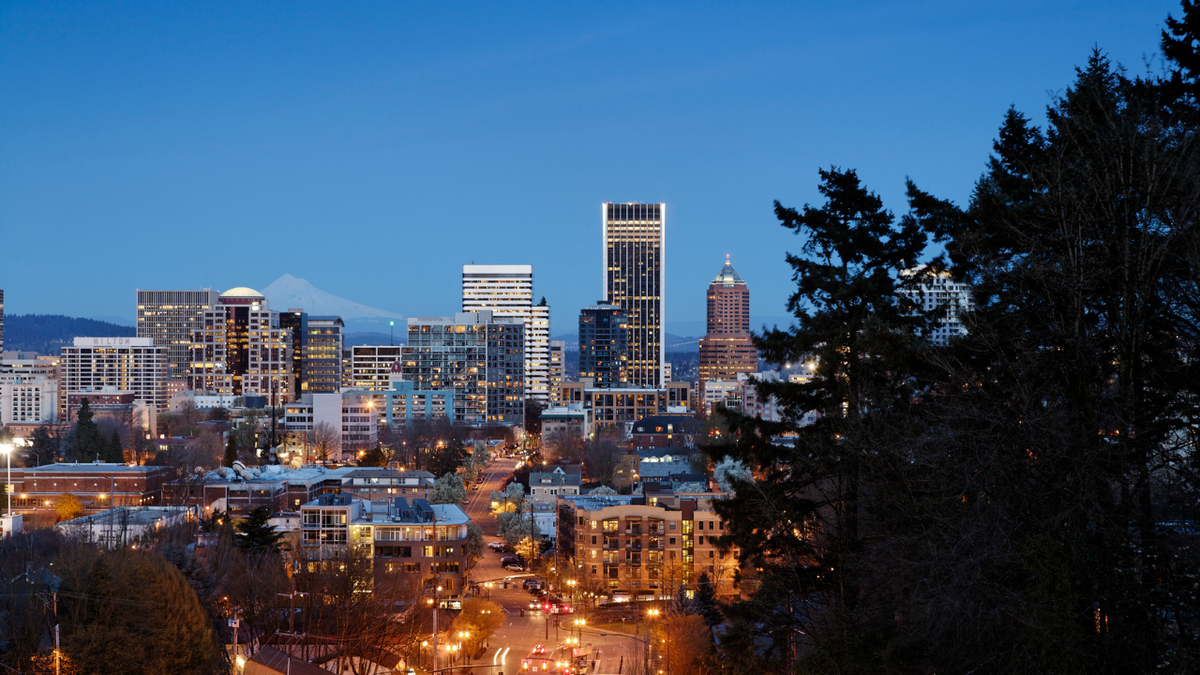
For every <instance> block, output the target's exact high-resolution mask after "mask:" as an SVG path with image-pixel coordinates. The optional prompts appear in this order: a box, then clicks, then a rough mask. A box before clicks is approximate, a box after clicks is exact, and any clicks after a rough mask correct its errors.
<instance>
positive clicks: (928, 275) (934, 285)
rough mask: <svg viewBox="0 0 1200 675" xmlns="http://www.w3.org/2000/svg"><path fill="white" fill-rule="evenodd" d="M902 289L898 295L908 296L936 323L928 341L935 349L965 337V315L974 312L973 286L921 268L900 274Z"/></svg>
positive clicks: (898, 291)
mask: <svg viewBox="0 0 1200 675" xmlns="http://www.w3.org/2000/svg"><path fill="white" fill-rule="evenodd" d="M900 278H901V281H902V282H903V285H901V286H900V288H898V289H897V293H899V294H901V295H904V296H907V297H908V298H909V299H911V300H912V302H913V304H915V305H916V306H917V309H918V310H919V311H921V312H925V313H927V314H928V315H929V316H931V318H932V319H933V321H932V325H931V326H930V328H929V334H928V335H927V336H926V338H927V339H928V340H929V341H930V342H932V343H933V344H935V345H943V346H944V345H946V344H949V342H950V339H951V338H954V337H958V336H960V335H965V334H966V332H967V328H966V326H964V325H963V322H962V315H963V314H964V313H966V312H969V311H971V310H972V309H974V308H975V299H974V297H973V295H972V291H971V286H970V284H965V283H962V282H959V281H955V280H954V277H952V276H950V273H949V272H945V271H942V272H937V273H934V272H930V271H927V268H926V267H925V265H919V266H917V267H914V268H912V269H908V270H904V271H902V272H901V273H900Z"/></svg>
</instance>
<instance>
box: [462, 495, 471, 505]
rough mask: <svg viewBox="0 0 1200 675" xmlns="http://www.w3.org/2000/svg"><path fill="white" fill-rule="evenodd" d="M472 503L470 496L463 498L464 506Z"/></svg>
mask: <svg viewBox="0 0 1200 675" xmlns="http://www.w3.org/2000/svg"><path fill="white" fill-rule="evenodd" d="M470 503H471V498H470V497H467V498H466V499H464V500H463V506H466V505H467V504H470Z"/></svg>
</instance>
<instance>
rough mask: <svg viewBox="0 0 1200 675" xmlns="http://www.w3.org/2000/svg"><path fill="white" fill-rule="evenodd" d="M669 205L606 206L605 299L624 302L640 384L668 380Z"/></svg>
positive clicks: (632, 364) (634, 379) (631, 367)
mask: <svg viewBox="0 0 1200 675" xmlns="http://www.w3.org/2000/svg"><path fill="white" fill-rule="evenodd" d="M666 210H667V205H666V204H632V203H630V204H613V203H605V204H603V205H602V206H601V221H602V226H603V241H604V262H603V272H604V293H605V299H606V300H607V301H608V302H610V303H612V304H615V305H620V306H621V309H623V310H625V316H626V317H628V319H629V352H628V355H629V358H628V361H627V363H626V368H627V372H628V380H629V383H630V384H632V385H633V386H637V387H659V386H662V385H663V384H664V377H663V364H664V363H665V362H666V356H667V355H666V342H665V340H664V335H663V316H664V309H665V297H664V292H665V291H666V284H665V279H666ZM580 350H581V352H580V353H581V354H582V345H580ZM580 377H582V375H580Z"/></svg>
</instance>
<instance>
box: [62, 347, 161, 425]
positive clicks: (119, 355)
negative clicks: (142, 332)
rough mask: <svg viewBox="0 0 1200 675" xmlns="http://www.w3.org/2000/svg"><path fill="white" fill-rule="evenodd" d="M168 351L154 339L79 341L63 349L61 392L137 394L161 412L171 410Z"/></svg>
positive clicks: (64, 393)
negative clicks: (113, 390) (112, 390)
mask: <svg viewBox="0 0 1200 675" xmlns="http://www.w3.org/2000/svg"><path fill="white" fill-rule="evenodd" d="M167 358H168V356H167V348H165V347H160V346H158V345H156V344H155V343H154V339H153V338H148V337H134V338H127V337H123V338H107V337H101V338H91V337H77V338H75V341H74V344H73V346H71V347H63V348H62V353H61V354H60V357H59V369H60V376H59V391H60V392H61V396H62V397H64V399H63V401H64V405H65V396H66V395H67V393H68V392H86V391H103V390H104V388H106V387H113V388H116V389H117V390H120V391H128V392H133V394H134V397H135V398H136V399H138V400H140V401H143V402H144V403H145V404H146V405H148V406H151V407H153V408H154V409H155V410H158V411H160V412H166V411H167V410H168V409H169V408H170V404H171V400H170V398H169V397H168V396H167V377H168V374H169V372H170V364H169V363H168V361H167Z"/></svg>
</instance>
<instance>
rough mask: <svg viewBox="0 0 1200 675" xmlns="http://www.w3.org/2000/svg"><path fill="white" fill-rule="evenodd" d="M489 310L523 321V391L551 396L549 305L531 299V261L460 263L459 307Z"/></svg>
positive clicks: (543, 400) (542, 398)
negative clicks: (522, 263) (514, 263)
mask: <svg viewBox="0 0 1200 675" xmlns="http://www.w3.org/2000/svg"><path fill="white" fill-rule="evenodd" d="M480 310H491V312H492V316H493V317H495V318H499V319H520V320H521V321H522V322H523V323H524V324H525V391H526V395H527V396H529V397H530V398H532V399H535V400H537V401H538V402H540V403H542V404H545V403H546V402H547V401H549V399H550V384H549V383H550V379H549V377H550V372H549V371H550V307H549V306H548V305H546V304H545V298H542V302H541V303H540V304H535V303H534V297H533V265H463V269H462V311H464V312H477V311H480Z"/></svg>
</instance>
